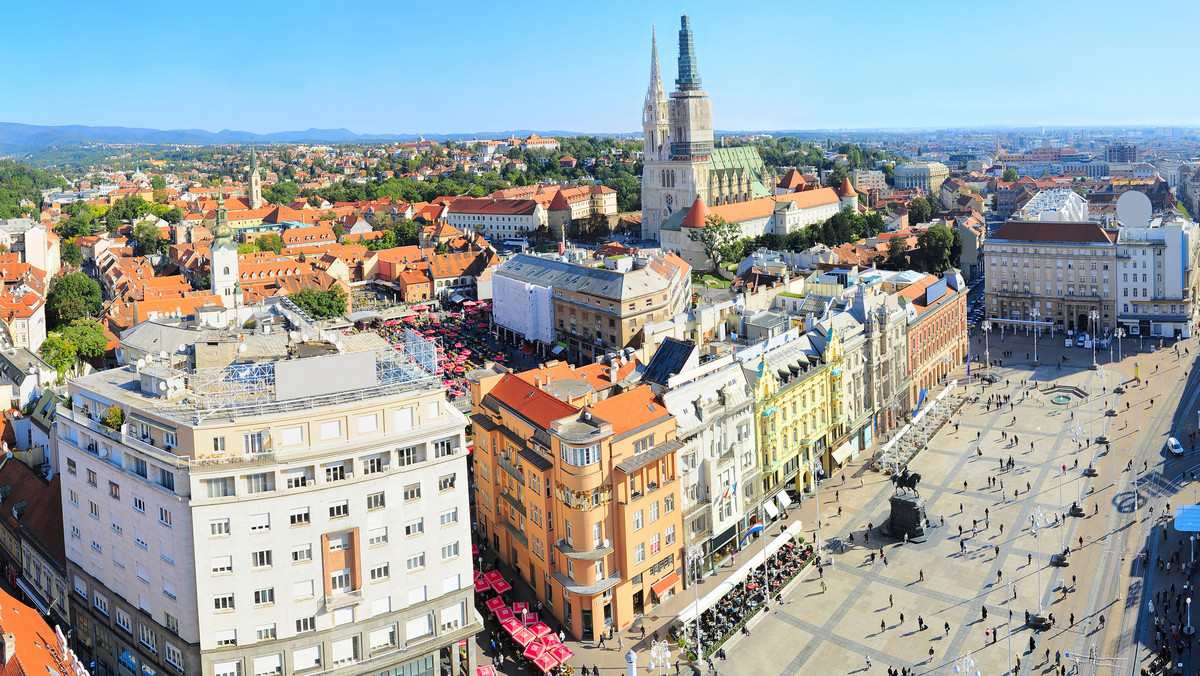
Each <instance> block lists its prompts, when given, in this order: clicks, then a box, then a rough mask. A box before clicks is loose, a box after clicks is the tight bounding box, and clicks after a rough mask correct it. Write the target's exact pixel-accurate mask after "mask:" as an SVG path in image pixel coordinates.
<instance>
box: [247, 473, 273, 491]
mask: <svg viewBox="0 0 1200 676" xmlns="http://www.w3.org/2000/svg"><path fill="white" fill-rule="evenodd" d="M273 490H275V475H274V474H268V473H265V472H264V473H260V474H247V475H246V492H248V493H265V492H267V491H273Z"/></svg>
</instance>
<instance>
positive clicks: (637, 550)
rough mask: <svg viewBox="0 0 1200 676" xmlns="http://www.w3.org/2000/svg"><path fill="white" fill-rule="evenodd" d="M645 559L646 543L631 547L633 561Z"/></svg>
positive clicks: (638, 561)
mask: <svg viewBox="0 0 1200 676" xmlns="http://www.w3.org/2000/svg"><path fill="white" fill-rule="evenodd" d="M645 560H646V545H644V544H639V545H638V546H636V547H634V548H633V562H634V563H641V562H643V561H645Z"/></svg>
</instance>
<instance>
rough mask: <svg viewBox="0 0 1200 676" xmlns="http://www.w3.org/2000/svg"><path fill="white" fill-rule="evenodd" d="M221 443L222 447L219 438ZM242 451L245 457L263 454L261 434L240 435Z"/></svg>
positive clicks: (222, 439) (222, 440)
mask: <svg viewBox="0 0 1200 676" xmlns="http://www.w3.org/2000/svg"><path fill="white" fill-rule="evenodd" d="M284 431H285V433H286V430H284ZM285 437H286V434H285ZM215 441H216V440H214V443H215ZM221 442H222V445H224V438H223V437H222V438H221ZM242 451H243V452H244V453H245V454H246V455H257V454H259V453H262V452H263V437H262V432H254V433H252V434H243V435H242Z"/></svg>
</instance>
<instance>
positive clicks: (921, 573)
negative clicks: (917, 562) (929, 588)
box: [917, 568, 925, 582]
mask: <svg viewBox="0 0 1200 676" xmlns="http://www.w3.org/2000/svg"><path fill="white" fill-rule="evenodd" d="M917 573H918V574H919V576H920V577H918V578H917V579H919V580H920V581H921V582H924V581H925V569H924V568H922V569H920V570H918V571H917Z"/></svg>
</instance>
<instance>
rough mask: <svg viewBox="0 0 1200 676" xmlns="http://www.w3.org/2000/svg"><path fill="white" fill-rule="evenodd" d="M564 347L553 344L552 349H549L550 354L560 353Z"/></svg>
mask: <svg viewBox="0 0 1200 676" xmlns="http://www.w3.org/2000/svg"><path fill="white" fill-rule="evenodd" d="M565 349H566V348H564V347H563V346H562V345H555V346H554V349H553V350H550V354H562V352H563V350H565Z"/></svg>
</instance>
